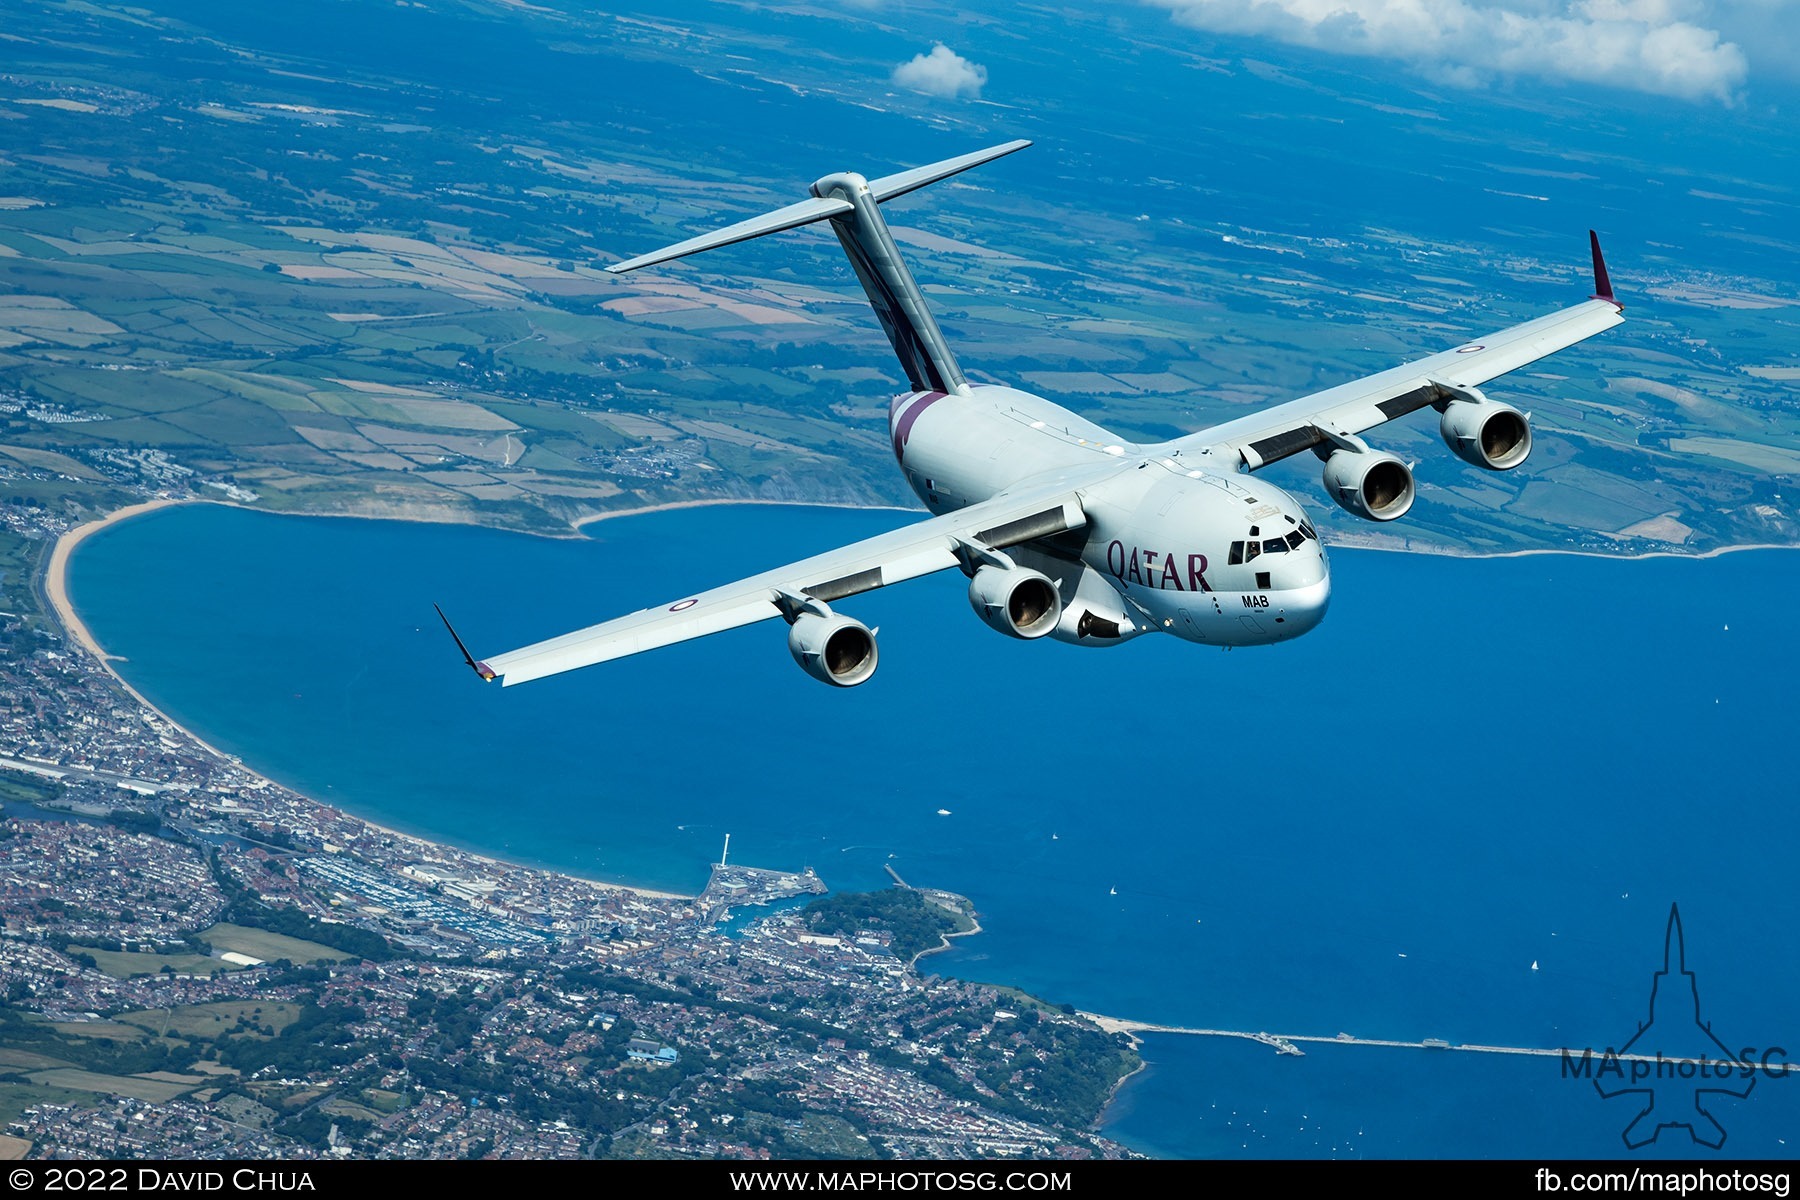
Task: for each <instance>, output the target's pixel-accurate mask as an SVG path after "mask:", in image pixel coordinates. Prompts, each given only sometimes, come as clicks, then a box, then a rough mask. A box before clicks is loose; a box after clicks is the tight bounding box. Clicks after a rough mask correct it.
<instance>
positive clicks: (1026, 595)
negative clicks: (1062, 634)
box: [969, 565, 1062, 638]
mask: <svg viewBox="0 0 1800 1200" xmlns="http://www.w3.org/2000/svg"><path fill="white" fill-rule="evenodd" d="M969 604H970V605H971V606H973V608H974V609H975V615H976V616H978V617H980V618H981V619H982V621H983V622H985V623H986V624H987V626H988V628H990V629H995V630H998V631H999V632H1001V633H1004V634H1006V635H1007V636H1008V637H1016V638H1039V637H1043V636H1044V635H1045V634H1046V633H1049V632H1050V631H1051V630H1052V629H1055V628H1056V622H1057V621H1058V619H1060V618H1061V617H1062V595H1061V594H1060V593H1059V592H1058V591H1057V590H1056V585H1055V584H1054V583H1051V582H1050V578H1049V576H1047V575H1044V574H1042V573H1040V572H1037V571H1032V570H1029V569H1027V568H1025V567H996V566H992V565H988V566H983V567H981V568H979V569H978V570H976V572H975V575H974V578H972V579H970V580H969Z"/></svg>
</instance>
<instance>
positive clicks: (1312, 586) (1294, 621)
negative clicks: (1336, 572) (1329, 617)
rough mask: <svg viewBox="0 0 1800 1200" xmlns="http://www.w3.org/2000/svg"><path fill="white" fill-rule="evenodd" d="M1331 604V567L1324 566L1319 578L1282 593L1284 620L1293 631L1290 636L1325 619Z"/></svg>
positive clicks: (1302, 631)
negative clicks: (1326, 611)
mask: <svg viewBox="0 0 1800 1200" xmlns="http://www.w3.org/2000/svg"><path fill="white" fill-rule="evenodd" d="M1330 606H1331V569H1330V568H1329V567H1323V569H1322V570H1321V571H1320V573H1319V578H1318V579H1317V580H1316V581H1315V582H1313V583H1309V584H1305V585H1303V586H1301V587H1297V588H1290V589H1288V590H1287V591H1285V592H1283V593H1282V594H1281V607H1282V616H1284V617H1286V618H1287V619H1286V621H1284V622H1283V624H1284V625H1286V626H1287V628H1288V629H1289V630H1291V631H1292V632H1291V633H1290V635H1289V636H1298V635H1300V634H1302V633H1305V632H1306V631H1307V630H1309V629H1311V628H1313V627H1314V626H1316V625H1317V624H1318V623H1319V622H1320V621H1323V620H1324V619H1325V610H1326V609H1327V608H1329V607H1330Z"/></svg>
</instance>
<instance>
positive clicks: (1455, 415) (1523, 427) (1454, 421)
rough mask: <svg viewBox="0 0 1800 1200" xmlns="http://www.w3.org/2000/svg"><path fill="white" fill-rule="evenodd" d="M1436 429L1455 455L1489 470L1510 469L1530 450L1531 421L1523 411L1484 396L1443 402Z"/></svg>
mask: <svg viewBox="0 0 1800 1200" xmlns="http://www.w3.org/2000/svg"><path fill="white" fill-rule="evenodd" d="M1438 432H1439V433H1441V434H1443V436H1444V444H1445V445H1446V446H1448V447H1450V449H1451V450H1452V451H1453V452H1454V453H1455V454H1456V457H1458V458H1460V459H1462V460H1463V461H1464V462H1466V463H1470V464H1472V465H1474V466H1477V467H1484V468H1486V469H1487V470H1489V471H1510V470H1512V469H1513V468H1514V467H1516V466H1518V465H1519V464H1520V463H1522V462H1524V461H1525V457H1526V455H1528V454H1530V453H1531V422H1529V421H1527V420H1526V419H1525V414H1524V413H1522V412H1520V411H1519V410H1518V409H1516V408H1514V407H1513V406H1512V405H1510V404H1501V403H1500V402H1499V401H1497V400H1489V399H1487V398H1486V397H1483V398H1482V399H1480V400H1452V401H1451V402H1450V403H1449V404H1447V405H1445V406H1444V416H1443V419H1442V420H1441V421H1439V422H1438Z"/></svg>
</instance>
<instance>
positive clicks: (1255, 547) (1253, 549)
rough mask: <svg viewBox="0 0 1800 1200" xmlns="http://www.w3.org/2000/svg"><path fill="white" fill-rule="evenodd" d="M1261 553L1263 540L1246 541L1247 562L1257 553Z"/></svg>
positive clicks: (1245, 557) (1245, 553)
mask: <svg viewBox="0 0 1800 1200" xmlns="http://www.w3.org/2000/svg"><path fill="white" fill-rule="evenodd" d="M1261 553H1262V543H1261V542H1245V543H1244V561H1245V562H1249V561H1250V560H1251V559H1253V558H1255V557H1256V556H1257V555H1259V554H1261Z"/></svg>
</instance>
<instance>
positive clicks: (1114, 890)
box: [1106, 887, 1119, 896]
mask: <svg viewBox="0 0 1800 1200" xmlns="http://www.w3.org/2000/svg"><path fill="white" fill-rule="evenodd" d="M1106 894H1107V895H1109V896H1116V895H1118V894H1119V889H1118V888H1116V887H1115V888H1113V889H1112V890H1111V891H1109V892H1107V893H1106Z"/></svg>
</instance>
